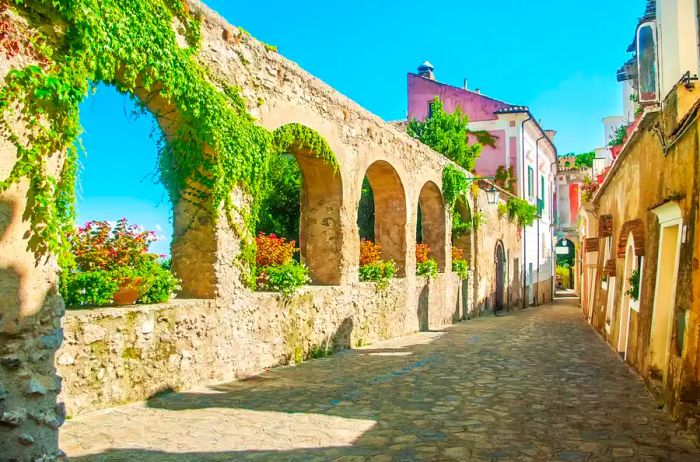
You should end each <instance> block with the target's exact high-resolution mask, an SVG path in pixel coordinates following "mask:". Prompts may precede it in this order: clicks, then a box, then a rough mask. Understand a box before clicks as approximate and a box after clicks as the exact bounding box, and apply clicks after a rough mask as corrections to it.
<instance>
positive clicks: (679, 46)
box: [579, 0, 700, 435]
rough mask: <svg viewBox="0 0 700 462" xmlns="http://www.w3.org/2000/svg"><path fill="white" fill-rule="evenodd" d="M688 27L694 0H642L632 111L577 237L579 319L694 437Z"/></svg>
mask: <svg viewBox="0 0 700 462" xmlns="http://www.w3.org/2000/svg"><path fill="white" fill-rule="evenodd" d="M697 21H698V4H697V2H696V1H695V0H678V1H676V0H661V1H659V2H657V3H655V2H653V1H650V2H648V4H647V10H646V13H645V15H644V16H643V17H642V19H641V20H640V23H639V26H638V28H637V32H636V39H635V43H634V49H635V57H634V58H633V60H631V62H632V63H634V64H635V65H636V76H634V80H633V87H634V88H635V89H636V91H637V94H638V95H639V101H640V105H641V108H642V110H641V111H637V118H636V120H635V121H634V125H633V127H634V128H630V130H629V131H628V136H627V138H626V140H625V142H624V144H623V146H622V148H621V150H620V152H619V155H618V157H617V158H616V160H615V162H614V163H613V165H612V168H611V169H610V171H609V173H608V174H607V177H606V178H605V181H604V182H603V183H602V185H601V186H600V189H599V190H598V191H597V192H596V194H595V195H594V197H593V198H592V200H591V201H590V202H589V203H585V204H583V206H582V209H581V216H582V220H581V221H580V223H579V231H580V236H581V241H582V242H583V251H584V254H583V255H582V267H581V271H580V277H581V280H582V281H583V284H582V288H581V300H582V308H583V312H584V314H585V315H586V316H587V318H588V319H589V321H590V322H591V324H592V325H593V326H594V327H595V328H596V329H597V330H598V331H599V332H600V333H601V335H603V337H604V338H605V339H606V340H607V341H608V342H609V343H610V346H611V347H612V348H614V349H615V351H617V352H619V354H620V355H621V357H622V358H623V359H624V360H625V361H626V362H627V363H629V364H630V365H631V366H632V367H633V368H634V369H635V370H636V371H637V372H638V373H639V374H640V375H641V376H642V377H643V378H644V380H645V381H646V383H647V385H648V386H649V387H650V389H651V390H652V391H653V392H654V393H655V394H656V395H657V397H658V398H659V400H661V401H663V402H664V403H665V404H666V406H667V407H668V408H669V409H670V410H671V411H672V412H673V414H674V415H675V416H676V417H678V418H680V419H681V420H683V421H684V422H686V423H688V424H689V426H690V427H691V430H693V431H695V432H698V434H699V435H700V427H699V426H698V420H697V417H698V415H700V412H698V411H699V410H698V407H697V403H698V402H700V401H699V400H700V303H698V300H700V272H698V261H699V260H700V239H699V238H698V237H697V235H696V233H697V231H698V230H700V214H698V210H699V208H698V205H699V204H698V201H699V197H698V173H699V167H700V158H699V152H700V142H699V139H700V124H699V123H698V116H699V115H700V83H699V82H698V80H697V74H698V71H699V69H698V45H699V44H700V43H699V41H698V23H697ZM626 84H629V83H628V82H626Z"/></svg>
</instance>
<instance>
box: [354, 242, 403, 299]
mask: <svg viewBox="0 0 700 462" xmlns="http://www.w3.org/2000/svg"><path fill="white" fill-rule="evenodd" d="M395 274H396V265H395V264H394V262H393V261H384V260H382V246H381V244H377V243H374V242H372V241H368V240H366V239H362V240H361V241H360V281H362V282H376V283H377V288H380V289H384V288H386V287H387V286H388V285H389V280H390V279H391V278H393V277H394V275H395Z"/></svg>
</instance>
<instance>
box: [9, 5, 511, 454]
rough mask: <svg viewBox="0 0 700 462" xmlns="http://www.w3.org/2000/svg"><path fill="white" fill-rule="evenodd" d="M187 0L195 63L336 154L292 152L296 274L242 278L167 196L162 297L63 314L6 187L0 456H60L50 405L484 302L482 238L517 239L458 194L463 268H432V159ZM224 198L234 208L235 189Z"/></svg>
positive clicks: (359, 339) (295, 353) (273, 360)
mask: <svg viewBox="0 0 700 462" xmlns="http://www.w3.org/2000/svg"><path fill="white" fill-rule="evenodd" d="M190 7H191V9H192V10H193V11H198V12H201V13H202V18H203V19H202V23H201V32H202V35H203V41H202V45H201V52H200V54H199V57H198V59H199V61H200V62H201V63H202V64H203V65H204V66H205V67H206V68H207V69H208V70H209V71H210V73H211V76H212V80H213V81H215V82H220V83H222V84H226V85H236V86H239V87H241V88H242V89H243V92H244V96H245V97H246V99H247V101H248V104H249V108H248V109H249V111H250V113H251V114H252V115H253V116H254V117H255V118H256V119H257V120H258V121H259V123H260V124H261V125H263V126H264V127H266V128H268V129H276V128H278V127H280V126H283V125H286V124H290V123H299V124H303V125H305V126H307V127H310V128H312V129H313V130H315V131H316V132H318V133H319V134H321V135H322V136H323V137H324V138H325V139H326V140H327V141H328V143H329V144H330V146H331V148H332V149H333V151H334V152H335V154H336V157H337V160H338V164H339V168H338V169H337V171H334V170H333V168H332V167H330V166H328V165H327V164H324V163H323V162H322V161H320V160H318V159H315V158H313V157H312V156H309V155H308V154H309V153H304V152H295V153H294V154H295V156H296V157H297V160H298V162H299V165H300V167H301V169H302V172H303V178H304V186H303V193H302V219H301V231H300V245H301V248H302V254H303V258H304V260H305V262H306V263H307V264H308V265H309V267H310V269H311V275H312V279H313V281H314V284H313V285H312V286H310V287H308V288H305V289H303V290H302V291H301V292H300V293H299V294H297V295H296V296H294V297H293V298H291V299H284V298H281V297H280V296H278V295H276V294H270V293H253V292H250V291H249V290H247V289H245V288H244V287H243V286H242V285H241V283H240V278H239V270H238V268H237V266H236V264H235V261H236V256H237V254H238V252H239V242H238V239H237V238H236V234H235V233H234V232H233V231H232V230H231V229H229V227H228V225H227V222H226V220H219V221H217V222H215V221H213V220H210V219H205V218H203V217H201V216H199V215H198V214H197V211H196V210H195V209H194V208H193V207H192V206H189V205H187V204H186V203H180V204H176V205H175V207H174V243H173V249H172V251H173V266H174V269H175V270H176V272H177V273H178V276H179V277H180V278H181V279H182V281H183V293H182V294H181V296H180V298H179V299H178V300H175V301H174V302H172V303H169V304H165V305H155V306H140V307H130V308H107V309H100V310H89V311H71V312H69V313H68V314H67V315H64V307H63V302H62V300H61V299H60V296H59V295H58V293H57V286H56V284H57V277H56V269H57V265H56V262H55V259H54V258H53V257H52V256H50V255H36V254H35V253H34V252H32V251H31V250H29V245H28V244H29V243H28V236H29V235H30V234H29V225H28V223H27V220H26V216H25V209H26V201H27V193H28V185H27V184H25V183H21V184H19V185H17V186H13V187H11V188H10V190H8V191H7V192H5V193H3V194H2V195H0V236H1V239H0V372H1V373H2V374H1V375H0V416H1V419H2V421H1V422H0V425H1V427H0V428H1V430H2V432H1V433H0V448H1V449H0V452H1V453H3V454H8V455H9V457H10V458H11V459H12V458H13V457H14V458H16V459H17V460H34V459H38V458H39V457H40V456H47V458H46V459H42V460H51V457H53V456H52V455H54V456H56V457H60V455H59V454H60V453H59V451H58V437H57V436H58V429H59V427H60V425H61V423H62V422H63V420H64V418H65V414H66V407H67V409H68V411H67V412H68V414H72V415H75V414H77V413H80V412H84V411H88V410H93V409H97V408H100V407H105V406H111V405H116V404H120V403H126V402H130V401H135V400H140V399H145V398H147V397H148V396H150V395H152V394H153V393H156V392H158V391H160V390H163V389H182V388H187V387H191V386H193V385H196V384H200V383H206V382H214V381H224V380H230V379H234V378H236V377H240V376H245V375H247V374H251V373H256V372H258V371H261V370H263V369H264V368H267V367H272V366H275V365H278V364H283V363H286V362H289V361H293V360H295V359H298V358H299V357H304V356H305V355H306V354H308V352H309V351H311V349H313V348H314V347H316V346H318V345H329V344H333V345H336V346H342V347H347V346H357V345H362V344H365V343H370V342H373V341H376V340H379V339H382V338H388V337H392V336H398V335H402V334H406V333H409V332H415V331H417V330H419V329H428V328H433V327H438V326H443V325H446V324H449V323H451V322H454V321H456V320H459V319H464V318H466V317H468V316H473V315H478V313H479V312H480V311H481V310H482V309H483V308H484V307H488V306H489V305H488V300H492V299H493V298H494V297H493V295H494V290H495V289H494V287H495V285H494V284H495V274H494V269H493V266H494V265H493V262H494V260H493V259H494V252H495V248H496V244H497V243H500V244H499V245H502V246H504V247H505V249H506V255H507V256H506V259H508V262H510V261H511V260H512V259H513V258H517V255H518V253H519V251H520V247H519V246H520V237H519V231H518V230H517V228H516V227H514V226H513V225H511V224H509V223H507V222H506V221H505V220H503V219H500V218H499V217H498V216H497V214H496V211H495V209H496V206H495V205H493V206H489V205H488V204H487V202H486V199H485V197H484V195H483V194H482V195H480V196H477V199H476V203H474V199H473V198H471V197H470V198H468V199H467V200H468V202H467V207H469V208H470V209H471V210H481V211H482V212H483V214H484V215H485V216H486V219H487V224H486V225H484V226H483V227H482V228H481V229H480V230H479V231H478V232H474V233H472V235H471V236H470V237H469V238H467V239H462V241H461V245H462V246H463V247H465V248H466V250H467V254H468V255H469V256H470V260H471V262H470V263H471V266H472V268H473V269H474V272H473V273H474V276H473V278H472V279H471V280H470V281H469V283H462V282H461V281H459V280H458V278H457V277H456V275H454V274H453V273H451V272H450V271H449V268H450V255H451V252H450V246H451V236H450V234H449V229H450V216H449V213H448V212H447V210H446V208H445V204H444V201H443V198H442V194H441V186H442V171H443V169H444V167H445V166H446V165H447V164H448V163H449V161H448V160H447V159H446V158H444V157H443V156H441V155H438V154H437V153H435V152H433V151H432V150H430V149H429V148H427V147H425V146H424V145H422V144H421V143H419V142H417V141H416V140H413V139H412V138H410V137H409V136H407V135H406V134H405V133H403V132H401V131H400V130H399V129H397V128H395V127H394V126H392V125H390V124H387V123H385V122H384V121H382V120H380V119H379V118H378V117H376V116H374V115H372V114H370V113H369V112H367V111H366V110H364V109H363V108H361V107H359V106H358V105H357V104H355V103H353V102H352V101H350V100H349V99H347V98H345V97H344V96H342V95H340V94H339V93H338V92H336V91H335V90H333V89H332V88H330V87H329V86H328V85H326V84H324V83H323V82H321V81H319V80H318V79H316V78H314V77H312V76H311V75H309V74H308V73H306V72H305V71H303V70H302V69H300V68H299V67H298V66H297V65H296V64H294V63H292V62H290V61H289V60H287V59H285V58H283V57H282V56H281V55H279V54H278V53H276V52H273V51H270V50H268V49H267V48H266V47H265V46H264V45H263V44H262V43H260V42H257V41H255V40H254V39H247V40H243V41H234V40H233V38H234V37H237V36H238V34H239V31H238V30H237V29H236V28H235V27H233V26H231V25H229V24H228V23H226V22H225V21H224V20H223V19H222V18H220V17H219V16H218V15H217V14H216V13H214V12H212V11H211V10H209V9H208V8H206V7H205V6H204V5H202V4H200V3H199V2H196V1H190ZM15 19H16V20H17V21H22V18H19V17H17V18H15ZM31 60H32V57H31V56H23V55H22V54H19V55H17V56H15V57H13V58H11V59H9V60H2V61H0V78H3V79H4V78H5V76H6V75H7V73H8V72H9V71H10V70H11V69H13V68H20V67H23V66H26V65H27V64H30V63H31ZM137 96H139V97H141V98H142V100H143V101H145V102H146V104H147V106H148V108H149V109H150V110H151V111H152V112H153V113H154V114H156V115H160V116H159V123H160V125H161V128H163V130H164V132H165V133H166V135H167V133H168V130H172V129H173V125H174V124H176V123H177V115H176V114H174V115H173V114H171V115H169V116H164V115H163V114H166V113H168V110H167V109H168V104H167V102H166V101H161V100H158V99H148V98H146V96H145V95H137ZM14 161H15V152H14V147H12V146H11V145H10V144H9V143H8V141H7V139H6V138H4V137H2V136H0V178H5V177H6V176H7V174H8V173H9V171H10V169H11V168H12V166H13V164H14ZM56 167H57V166H56ZM365 175H366V176H367V178H368V179H369V181H370V183H371V185H372V188H373V191H374V193H375V211H376V223H375V234H376V239H377V241H379V242H380V243H381V244H382V246H383V250H384V256H385V258H391V259H393V260H395V261H396V262H397V263H398V266H399V270H400V271H399V276H400V277H398V278H396V279H394V280H393V281H392V282H391V284H390V285H389V287H388V288H387V289H386V290H383V291H377V290H376V289H375V288H374V286H373V285H371V284H361V283H359V282H358V275H357V274H358V258H359V237H358V229H357V209H358V204H359V199H360V192H361V185H362V181H363V178H364V177H365ZM234 196H235V197H234V202H235V203H236V204H237V205H239V206H241V207H245V205H246V199H245V197H244V195H242V194H240V193H234ZM419 203H420V205H421V209H422V217H423V218H422V226H423V236H424V240H426V241H427V242H429V243H430V245H431V248H432V249H433V251H434V253H435V256H436V259H437V260H438V263H439V266H440V274H439V275H438V276H437V277H436V278H435V279H433V280H430V281H428V280H425V279H423V278H418V277H416V276H415V271H414V268H415V253H414V251H413V246H414V243H415V241H416V231H415V230H416V222H417V211H418V205H419ZM463 208H464V210H463V213H466V214H468V213H470V211H469V210H466V207H463ZM508 255H510V256H508ZM513 256H515V257H513ZM506 266H507V268H508V269H507V270H506V275H505V276H506V277H507V288H506V289H505V290H506V294H504V297H507V300H508V301H509V302H510V303H512V304H515V303H517V301H518V299H519V294H520V289H519V287H520V284H519V281H518V270H517V269H516V268H514V267H513V265H512V264H510V263H507V264H506ZM61 326H62V327H61ZM59 376H60V377H62V378H63V383H62V384H61V379H60V378H59ZM57 402H60V403H65V405H64V404H58V405H57Z"/></svg>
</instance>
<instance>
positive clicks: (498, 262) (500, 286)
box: [494, 241, 506, 314]
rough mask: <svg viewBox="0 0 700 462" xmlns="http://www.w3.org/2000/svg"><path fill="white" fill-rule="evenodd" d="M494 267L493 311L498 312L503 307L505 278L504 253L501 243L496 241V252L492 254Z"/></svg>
mask: <svg viewBox="0 0 700 462" xmlns="http://www.w3.org/2000/svg"><path fill="white" fill-rule="evenodd" d="M494 258H495V261H494V264H495V268H496V296H495V304H494V311H495V313H496V314H498V312H499V311H503V309H504V308H505V280H506V274H505V269H506V254H505V250H504V249H503V243H502V242H500V241H499V242H498V243H497V244H496V252H495V255H494Z"/></svg>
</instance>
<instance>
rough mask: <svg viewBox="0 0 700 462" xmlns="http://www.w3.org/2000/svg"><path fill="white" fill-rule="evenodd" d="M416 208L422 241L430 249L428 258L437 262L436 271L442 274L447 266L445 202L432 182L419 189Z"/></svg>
mask: <svg viewBox="0 0 700 462" xmlns="http://www.w3.org/2000/svg"><path fill="white" fill-rule="evenodd" d="M418 207H419V208H420V214H421V223H420V226H421V235H422V238H423V239H422V241H423V243H425V244H428V246H429V247H430V256H431V257H433V258H434V259H435V261H437V264H438V270H439V271H440V272H444V271H445V266H446V264H447V258H446V255H445V247H446V237H447V230H446V227H445V202H444V201H443V199H442V193H441V192H440V188H438V186H437V185H436V184H435V183H433V182H432V181H428V182H427V183H425V184H424V185H423V188H421V191H420V195H419V196H418Z"/></svg>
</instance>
